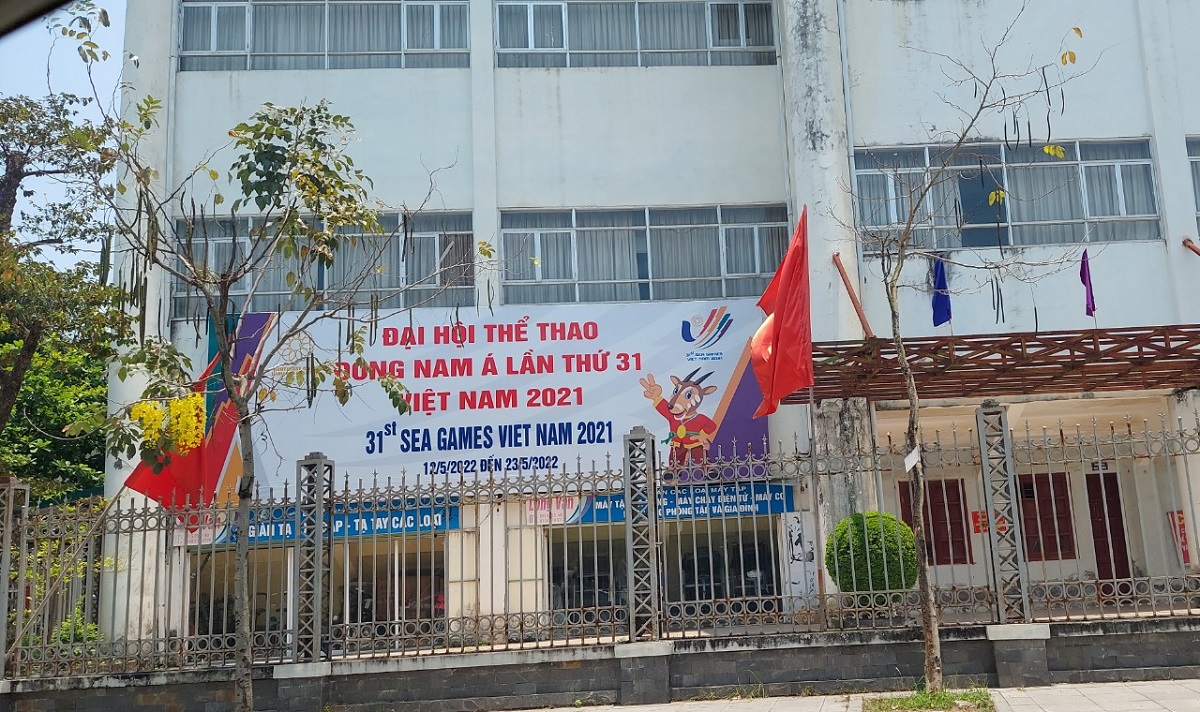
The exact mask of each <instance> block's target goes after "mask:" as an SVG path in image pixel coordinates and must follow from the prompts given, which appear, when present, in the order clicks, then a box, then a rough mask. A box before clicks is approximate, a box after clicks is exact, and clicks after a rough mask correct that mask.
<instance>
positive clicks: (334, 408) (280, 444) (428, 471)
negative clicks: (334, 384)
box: [256, 299, 766, 488]
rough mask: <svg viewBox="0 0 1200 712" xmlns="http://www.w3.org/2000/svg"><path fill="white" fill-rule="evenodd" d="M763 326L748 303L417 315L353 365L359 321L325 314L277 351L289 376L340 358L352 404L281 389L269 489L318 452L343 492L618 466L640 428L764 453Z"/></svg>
mask: <svg viewBox="0 0 1200 712" xmlns="http://www.w3.org/2000/svg"><path fill="white" fill-rule="evenodd" d="M287 319H288V315H287V314H286V313H285V314H283V315H282V316H281V321H282V323H287ZM760 323H761V314H760V313H759V311H758V309H757V307H756V306H755V304H754V302H753V301H752V300H748V299H738V300H726V301H719V302H653V303H650V302H647V303H636V304H580V305H556V306H553V307H540V306H505V307H497V308H495V309H494V310H490V311H489V310H486V309H479V310H474V309H471V310H465V309H464V310H457V311H450V310H446V309H420V310H413V311H412V312H403V313H400V314H397V315H395V316H392V317H386V316H385V317H382V318H381V319H380V320H379V321H378V322H376V323H374V324H370V325H368V326H366V330H367V337H368V346H367V347H366V354H365V359H364V361H362V362H356V361H355V360H354V359H351V358H349V357H346V356H345V355H341V356H339V345H340V344H344V343H345V342H346V340H347V338H348V335H349V334H350V333H352V332H354V331H355V330H356V329H357V328H359V327H361V326H362V323H361V322H359V323H357V324H356V323H354V322H349V321H340V320H334V319H330V320H325V321H322V322H319V323H318V324H317V325H316V326H315V327H314V328H312V329H310V330H309V331H308V332H307V337H308V338H307V339H304V340H303V341H304V343H303V344H289V345H288V346H287V347H286V348H285V349H283V353H285V354H287V357H288V359H290V361H289V362H287V363H283V364H282V367H284V368H286V367H293V368H295V367H299V366H300V365H302V364H303V363H304V362H305V361H306V360H307V358H308V356H310V355H312V356H314V357H315V358H317V359H333V360H335V361H337V362H338V363H339V368H340V369H341V371H342V372H343V373H344V374H345V375H346V376H347V378H348V379H349V380H350V382H351V383H352V385H353V396H352V398H351V400H350V402H349V403H348V404H346V405H344V406H342V405H339V404H338V403H337V401H336V400H335V399H334V398H333V396H332V394H330V393H325V392H322V393H319V394H318V395H317V396H316V398H315V400H314V401H313V402H312V404H311V406H310V405H309V404H308V403H307V401H306V399H305V398H304V394H303V393H300V392H291V393H286V392H284V391H283V390H281V391H280V392H278V393H277V394H276V395H277V398H276V400H274V401H271V402H270V403H267V404H266V405H267V406H268V410H267V411H266V412H265V413H264V416H263V423H262V424H261V425H260V426H259V432H260V435H259V437H258V440H257V444H256V457H257V463H258V474H259V478H260V482H262V483H263V484H264V485H268V486H275V487H280V486H283V485H284V484H285V483H291V482H292V481H293V480H294V477H295V470H296V467H295V461H296V460H298V459H301V458H303V457H305V456H306V455H307V454H308V453H310V452H314V451H319V452H321V453H323V454H324V455H325V456H326V457H328V458H330V459H332V460H333V461H334V462H335V463H336V469H337V480H338V481H337V485H338V487H339V488H340V487H341V486H342V485H343V483H345V482H349V483H350V485H351V487H352V488H353V487H354V486H358V487H371V486H373V485H374V484H379V485H384V484H385V483H386V482H387V481H388V480H391V481H392V482H393V483H395V484H398V483H399V482H400V481H401V480H402V479H403V480H405V481H407V482H409V483H411V482H416V481H423V482H429V481H431V480H436V481H442V480H458V479H459V478H462V479H467V480H470V479H475V478H480V477H485V478H486V477H488V476H491V475H492V474H493V473H502V472H513V471H524V472H528V473H536V472H543V473H544V472H550V471H559V470H561V469H563V468H566V469H568V470H572V471H573V470H575V469H576V468H577V467H582V468H583V469H584V470H592V469H593V468H594V469H597V470H604V469H607V468H609V467H613V468H619V467H620V462H621V459H622V446H623V438H624V436H625V435H626V434H627V433H628V432H629V431H630V429H632V428H633V427H635V426H639V425H640V426H644V427H646V428H647V429H649V430H650V432H651V433H653V434H654V436H655V439H656V440H658V441H659V442H660V443H661V446H662V449H663V452H664V453H665V454H666V457H667V458H669V461H670V462H672V463H676V464H688V463H696V462H702V461H703V459H704V458H706V457H715V456H716V455H717V454H718V453H720V452H723V453H725V454H726V455H732V453H733V452H734V446H735V443H736V448H737V452H738V454H739V455H745V454H746V453H747V452H753V453H756V454H761V453H762V451H763V448H764V447H765V445H764V440H765V436H766V421H765V419H758V420H752V419H751V415H752V414H753V412H754V409H755V407H757V405H758V403H759V402H760V401H761V398H762V396H761V393H760V391H759V389H758V385H757V383H756V382H755V381H754V378H753V377H752V375H750V371H749V368H748V360H749V352H748V346H749V339H750V337H751V335H752V334H753V333H754V331H755V329H756V328H757V327H758V325H759V324H760ZM267 338H268V340H269V339H270V338H271V335H270V334H268V336H267ZM343 353H344V352H343ZM275 365H277V366H279V365H280V364H278V363H277V364H275ZM385 374H386V375H388V376H391V377H394V378H395V379H397V380H398V381H399V382H400V383H401V384H402V385H403V386H404V387H405V388H406V392H405V394H404V397H405V400H406V401H407V402H408V404H409V406H410V407H411V409H412V410H411V412H410V413H408V414H406V415H398V414H397V412H396V409H395V408H394V407H393V406H392V404H391V403H390V402H389V401H388V398H387V397H386V395H385V394H384V392H383V389H382V388H380V387H379V386H378V385H377V384H376V383H374V381H378V380H379V378H380V377H381V376H383V375H385ZM294 390H295V391H300V390H302V389H294Z"/></svg>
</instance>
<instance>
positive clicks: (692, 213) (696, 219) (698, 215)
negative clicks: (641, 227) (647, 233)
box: [650, 208, 717, 225]
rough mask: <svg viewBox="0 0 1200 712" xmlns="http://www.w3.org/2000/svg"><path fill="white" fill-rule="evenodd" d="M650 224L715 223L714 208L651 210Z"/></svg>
mask: <svg viewBox="0 0 1200 712" xmlns="http://www.w3.org/2000/svg"><path fill="white" fill-rule="evenodd" d="M650 224H651V225H716V224H717V210H716V208H678V209H668V210H651V211H650Z"/></svg>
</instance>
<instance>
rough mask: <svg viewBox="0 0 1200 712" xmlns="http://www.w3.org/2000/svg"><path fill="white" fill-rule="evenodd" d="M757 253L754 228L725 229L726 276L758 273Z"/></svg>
mask: <svg viewBox="0 0 1200 712" xmlns="http://www.w3.org/2000/svg"><path fill="white" fill-rule="evenodd" d="M757 252H758V249H757V246H756V244H755V240H754V228H752V227H730V228H726V229H725V273H726V274H755V273H756V272H757V271H758V269H757V265H756V263H755V257H756V254H757Z"/></svg>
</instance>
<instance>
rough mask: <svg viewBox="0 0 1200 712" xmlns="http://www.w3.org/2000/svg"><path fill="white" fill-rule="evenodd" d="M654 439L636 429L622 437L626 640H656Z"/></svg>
mask: <svg viewBox="0 0 1200 712" xmlns="http://www.w3.org/2000/svg"><path fill="white" fill-rule="evenodd" d="M657 472H658V466H657V463H656V462H655V450H654V436H652V435H651V434H650V431H649V430H646V429H645V428H644V427H642V426H640V425H639V426H637V427H635V428H634V429H633V430H631V431H629V434H628V435H626V436H625V565H626V566H627V567H628V568H629V576H628V581H629V640H630V642H632V641H635V640H642V639H648V640H657V639H658V638H659V633H660V630H659V598H658V526H657V525H658V491H657V486H656V485H657V482H656V474H657Z"/></svg>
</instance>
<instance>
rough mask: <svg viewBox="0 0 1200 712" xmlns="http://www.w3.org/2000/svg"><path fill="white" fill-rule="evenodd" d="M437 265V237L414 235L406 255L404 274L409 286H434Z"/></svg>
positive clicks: (409, 241)
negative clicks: (434, 272) (433, 276)
mask: <svg viewBox="0 0 1200 712" xmlns="http://www.w3.org/2000/svg"><path fill="white" fill-rule="evenodd" d="M436 264H437V236H436V235H413V236H412V237H411V238H409V240H408V251H407V253H406V254H405V255H404V272H405V276H406V280H407V283H408V284H418V283H419V284H422V285H426V286H428V285H431V284H434V283H435V282H434V280H433V279H431V277H432V275H433V271H434V265H436Z"/></svg>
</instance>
